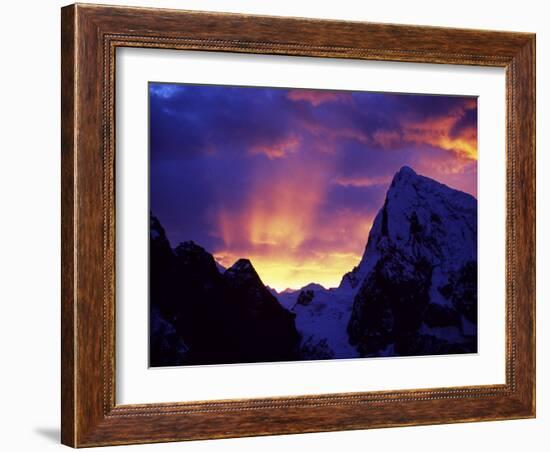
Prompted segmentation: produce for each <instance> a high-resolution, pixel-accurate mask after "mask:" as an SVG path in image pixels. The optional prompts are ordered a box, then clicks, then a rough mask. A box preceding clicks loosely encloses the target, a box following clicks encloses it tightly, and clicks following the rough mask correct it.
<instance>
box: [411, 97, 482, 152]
mask: <svg viewBox="0 0 550 452" xmlns="http://www.w3.org/2000/svg"><path fill="white" fill-rule="evenodd" d="M476 105H477V101H476V100H475V99H470V100H468V102H467V103H466V104H465V106H466V107H465V108H462V109H457V110H455V111H452V112H450V114H449V115H448V116H444V117H440V118H436V119H431V120H427V121H418V120H404V121H403V122H402V123H401V126H402V129H403V135H404V139H405V140H407V141H412V142H415V143H418V144H430V145H432V146H437V147H439V148H442V149H445V150H448V151H452V152H454V153H455V154H457V155H458V156H459V157H463V158H466V159H470V160H477V129H476V128H475V127H467V128H463V129H461V130H460V131H458V132H457V131H453V129H454V127H455V126H456V125H457V123H458V122H459V121H460V120H461V119H462V117H463V116H464V115H465V114H466V111H467V110H468V109H471V108H475V106H476Z"/></svg>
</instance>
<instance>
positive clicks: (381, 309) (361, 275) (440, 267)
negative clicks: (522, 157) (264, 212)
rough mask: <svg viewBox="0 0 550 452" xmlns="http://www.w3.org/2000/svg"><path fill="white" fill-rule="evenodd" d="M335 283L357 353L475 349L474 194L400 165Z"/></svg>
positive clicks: (438, 352) (384, 354) (468, 350)
mask: <svg viewBox="0 0 550 452" xmlns="http://www.w3.org/2000/svg"><path fill="white" fill-rule="evenodd" d="M340 287H342V288H346V287H347V288H357V289H358V292H357V294H356V296H355V298H354V302H353V310H352V314H351V318H350V321H349V324H348V328H347V329H348V332H349V337H350V341H351V343H352V344H353V345H355V346H357V348H358V350H359V352H360V354H361V355H362V356H389V355H398V356H403V355H423V354H447V353H466V352H476V351H477V341H476V339H477V201H476V199H475V198H474V197H472V196H470V195H468V194H466V193H463V192H460V191H458V190H453V189H451V188H449V187H447V186H445V185H443V184H440V183H438V182H436V181H434V180H432V179H429V178H427V177H423V176H419V175H417V174H416V173H415V172H414V171H413V170H412V169H410V168H408V167H403V168H402V169H401V170H400V171H399V172H398V173H397V174H396V175H395V177H394V179H393V181H392V183H391V186H390V188H389V190H388V192H387V195H386V200H385V202H384V206H383V207H382V209H381V210H380V211H379V212H378V215H377V216H376V219H375V221H374V224H373V227H372V229H371V231H370V234H369V239H368V243H367V246H366V250H365V254H364V256H363V258H362V260H361V263H360V264H359V265H358V266H357V267H356V268H355V269H354V270H353V271H352V272H350V273H348V274H347V275H345V276H344V278H343V279H342V283H341V286H340Z"/></svg>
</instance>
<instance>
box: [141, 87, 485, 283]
mask: <svg viewBox="0 0 550 452" xmlns="http://www.w3.org/2000/svg"><path fill="white" fill-rule="evenodd" d="M149 96H150V97H149V98H150V118H151V119H150V154H151V164H150V168H151V169H150V171H151V173H150V187H151V188H150V190H151V191H150V196H151V201H150V204H151V211H152V212H153V213H154V215H155V216H156V217H158V218H159V220H160V222H161V223H162V224H163V226H164V228H165V229H166V233H167V237H168V238H169V240H170V243H171V245H172V246H173V247H175V246H177V245H178V244H179V243H180V242H184V241H188V240H193V241H194V242H195V243H197V244H198V245H200V246H202V247H203V248H205V249H206V250H207V251H208V252H210V253H211V254H212V255H213V256H214V257H215V258H216V260H217V261H218V262H219V263H220V264H221V265H223V266H224V267H230V266H231V265H233V263H235V262H236V261H237V260H238V259H240V258H246V259H249V260H250V261H251V262H252V265H253V266H254V268H255V269H256V271H257V272H258V274H259V275H260V277H261V279H262V281H263V282H264V284H266V285H269V286H270V287H273V288H274V289H276V290H277V291H282V290H284V289H287V288H293V289H299V288H301V287H303V286H305V285H307V284H309V283H312V282H314V283H318V284H321V285H323V286H325V287H327V288H328V287H335V286H338V285H339V283H340V281H341V278H342V276H343V275H344V274H345V273H347V272H349V271H350V270H351V269H352V268H353V267H354V266H356V265H357V264H358V263H359V261H360V259H361V257H362V255H363V252H364V249H365V246H366V244H367V240H368V235H369V231H370V228H371V225H372V222H373V220H374V217H375V215H376V214H377V212H378V211H379V209H380V208H381V207H382V206H383V204H384V198H385V194H386V191H387V189H388V186H389V184H390V183H391V180H392V178H393V176H394V174H395V173H396V171H398V170H399V168H401V167H402V166H404V165H408V166H411V167H412V168H413V169H415V170H416V171H417V172H418V173H419V174H423V175H426V176H428V177H431V178H434V179H436V180H438V181H440V182H442V183H444V184H447V185H449V186H450V187H453V188H457V189H459V190H462V191H466V192H468V193H471V194H473V195H474V196H475V195H476V193H477V100H476V99H475V98H471V97H459V96H439V95H438V96H429V95H420V94H418V95H417V94H411V95H402V94H392V93H374V92H351V91H330V90H308V89H285V88H256V87H232V86H212V85H177V84H162V83H151V84H150V90H149Z"/></svg>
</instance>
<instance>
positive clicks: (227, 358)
mask: <svg viewBox="0 0 550 452" xmlns="http://www.w3.org/2000/svg"><path fill="white" fill-rule="evenodd" d="M150 256H151V264H150V268H151V278H150V286H151V287H150V312H151V316H150V319H151V320H150V322H151V347H150V363H151V366H168V365H180V364H221V363H243V362H261V361H282V360H293V359H296V350H297V345H298V343H299V339H300V337H299V335H298V333H297V331H296V327H295V324H294V314H292V313H291V312H289V311H287V310H286V309H284V308H283V307H282V306H281V305H280V304H279V303H278V301H277V299H276V298H275V297H274V296H273V295H272V294H271V293H270V292H269V291H268V290H267V289H266V287H265V286H264V285H263V283H262V281H261V280H260V278H259V276H258V274H257V273H256V271H255V270H254V268H253V267H252V264H251V263H250V262H249V261H248V260H246V259H241V260H239V261H237V262H236V263H235V264H234V265H233V266H232V267H231V268H229V269H227V270H226V271H225V272H224V273H223V274H221V273H220V272H219V270H218V268H219V266H218V265H217V263H216V261H215V260H214V258H213V256H212V255H211V254H209V253H208V252H207V251H206V250H204V248H202V247H200V246H198V245H197V244H195V243H194V242H184V243H181V244H180V245H179V246H178V247H176V248H175V249H174V250H172V249H171V248H170V244H169V242H168V240H167V238H166V234H165V232H164V229H163V228H162V226H161V224H160V222H159V221H158V220H157V219H156V218H155V217H153V216H151V226H150Z"/></svg>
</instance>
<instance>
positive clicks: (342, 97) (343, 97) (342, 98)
mask: <svg viewBox="0 0 550 452" xmlns="http://www.w3.org/2000/svg"><path fill="white" fill-rule="evenodd" d="M287 98H288V99H290V100H293V101H296V102H297V101H305V102H309V103H310V104H311V105H313V106H314V107H318V106H319V105H321V104H322V103H325V102H350V101H351V100H352V97H351V94H350V93H345V92H337V91H321V90H310V89H292V90H289V91H288V94H287Z"/></svg>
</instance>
